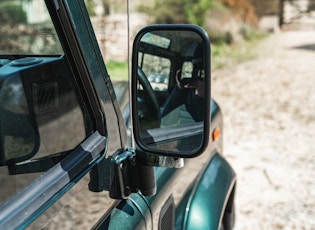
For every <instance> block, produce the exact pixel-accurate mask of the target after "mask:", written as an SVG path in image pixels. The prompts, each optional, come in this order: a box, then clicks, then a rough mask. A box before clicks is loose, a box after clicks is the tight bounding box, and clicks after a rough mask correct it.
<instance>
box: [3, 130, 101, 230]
mask: <svg viewBox="0 0 315 230" xmlns="http://www.w3.org/2000/svg"><path fill="white" fill-rule="evenodd" d="M105 144H106V138H105V137H104V136H101V135H100V134H99V133H98V132H95V133H94V134H92V136H90V137H89V138H88V139H87V140H85V141H84V142H83V143H82V144H81V145H80V146H78V147H77V148H76V149H75V150H74V151H73V152H71V153H70V154H69V155H68V156H67V157H66V158H65V159H64V160H62V161H61V162H60V163H58V164H56V165H55V166H54V167H53V168H51V169H50V170H49V171H47V172H46V173H44V174H43V175H42V176H40V177H39V178H37V179H36V180H34V181H33V182H32V183H31V184H30V185H29V186H27V187H25V188H24V189H23V190H22V191H20V192H19V193H17V194H16V195H15V196H13V197H12V198H11V199H10V200H8V201H7V202H6V203H4V204H3V205H2V206H1V207H0V220H1V222H0V229H16V228H18V227H19V226H20V225H22V224H23V223H24V222H26V221H27V220H29V219H30V218H32V216H33V215H34V214H35V213H36V212H37V211H39V209H40V208H41V207H42V206H43V205H44V204H45V203H46V202H48V201H49V200H50V199H51V198H52V197H53V196H54V195H55V194H56V193H58V191H60V190H61V189H62V188H64V187H65V186H66V185H68V184H69V182H70V181H71V180H73V179H74V178H75V177H76V176H78V174H79V173H80V172H82V170H83V169H85V168H86V167H88V166H89V165H90V164H91V162H92V161H94V160H95V159H97V158H98V157H99V156H100V154H101V152H102V151H103V150H104V149H105Z"/></svg>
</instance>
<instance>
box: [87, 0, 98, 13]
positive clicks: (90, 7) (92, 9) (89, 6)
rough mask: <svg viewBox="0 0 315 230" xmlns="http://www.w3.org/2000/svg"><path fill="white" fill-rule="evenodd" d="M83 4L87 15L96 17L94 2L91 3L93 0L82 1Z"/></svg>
mask: <svg viewBox="0 0 315 230" xmlns="http://www.w3.org/2000/svg"><path fill="white" fill-rule="evenodd" d="M84 3H85V6H86V9H87V11H88V12H89V15H90V16H95V15H96V12H95V7H96V4H95V1H93V0H84Z"/></svg>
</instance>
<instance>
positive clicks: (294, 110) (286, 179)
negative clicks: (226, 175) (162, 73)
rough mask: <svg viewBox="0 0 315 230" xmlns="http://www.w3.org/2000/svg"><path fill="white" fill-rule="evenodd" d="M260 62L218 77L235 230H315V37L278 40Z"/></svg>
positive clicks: (267, 43) (264, 47)
mask: <svg viewBox="0 0 315 230" xmlns="http://www.w3.org/2000/svg"><path fill="white" fill-rule="evenodd" d="M256 53H257V58H255V59H253V60H250V61H247V62H245V63H242V64H237V65H235V66H226V67H224V68H222V69H220V70H216V71H214V72H213V73H212V79H213V81H212V95H213V97H214V98H215V99H216V100H217V101H218V103H219V104H220V105H221V108H222V111H223V116H224V125H225V126H224V138H225V139H224V146H225V150H224V152H225V156H226V157H227V159H228V160H229V162H230V163H231V164H232V166H233V168H234V169H235V171H236V173H237V175H238V186H237V194H236V218H237V219H236V221H237V222H236V226H235V229H237V230H238V229H242V230H243V229H315V180H314V178H315V141H314V138H315V32H311V31H295V32H294V31H286V32H280V33H277V34H274V35H271V36H270V37H268V38H267V39H266V40H264V41H263V42H262V43H261V44H260V45H259V46H258V48H257V50H256Z"/></svg>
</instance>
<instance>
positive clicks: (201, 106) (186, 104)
mask: <svg viewBox="0 0 315 230" xmlns="http://www.w3.org/2000/svg"><path fill="white" fill-rule="evenodd" d="M210 69H211V59H210V40H209V37H208V34H207V33H206V32H205V31H204V30H203V29H202V28H201V27H199V26H195V25H186V24H185V25H152V26H148V27H145V28H143V29H142V30H141V31H140V32H139V33H138V34H137V36H136V38H135V40H134V45H133V55H132V78H131V88H132V89H131V95H132V99H131V103H132V106H131V107H132V122H133V132H134V138H135V141H136V143H137V147H138V148H140V149H141V150H142V151H144V152H147V153H151V154H157V155H160V156H169V157H180V158H191V157H195V156H198V155H199V154H201V153H202V152H203V151H204V150H205V148H206V147H207V145H208V141H209V130H210V120H211V119H210V105H211V93H210V89H211V71H210Z"/></svg>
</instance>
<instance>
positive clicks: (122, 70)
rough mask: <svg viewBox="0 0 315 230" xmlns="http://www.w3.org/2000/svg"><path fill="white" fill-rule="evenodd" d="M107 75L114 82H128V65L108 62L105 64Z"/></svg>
mask: <svg viewBox="0 0 315 230" xmlns="http://www.w3.org/2000/svg"><path fill="white" fill-rule="evenodd" d="M106 68H107V71H108V74H109V75H110V77H111V78H112V79H115V80H126V81H127V80H128V63H127V62H119V61H113V60H112V61H109V62H107V63H106Z"/></svg>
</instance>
